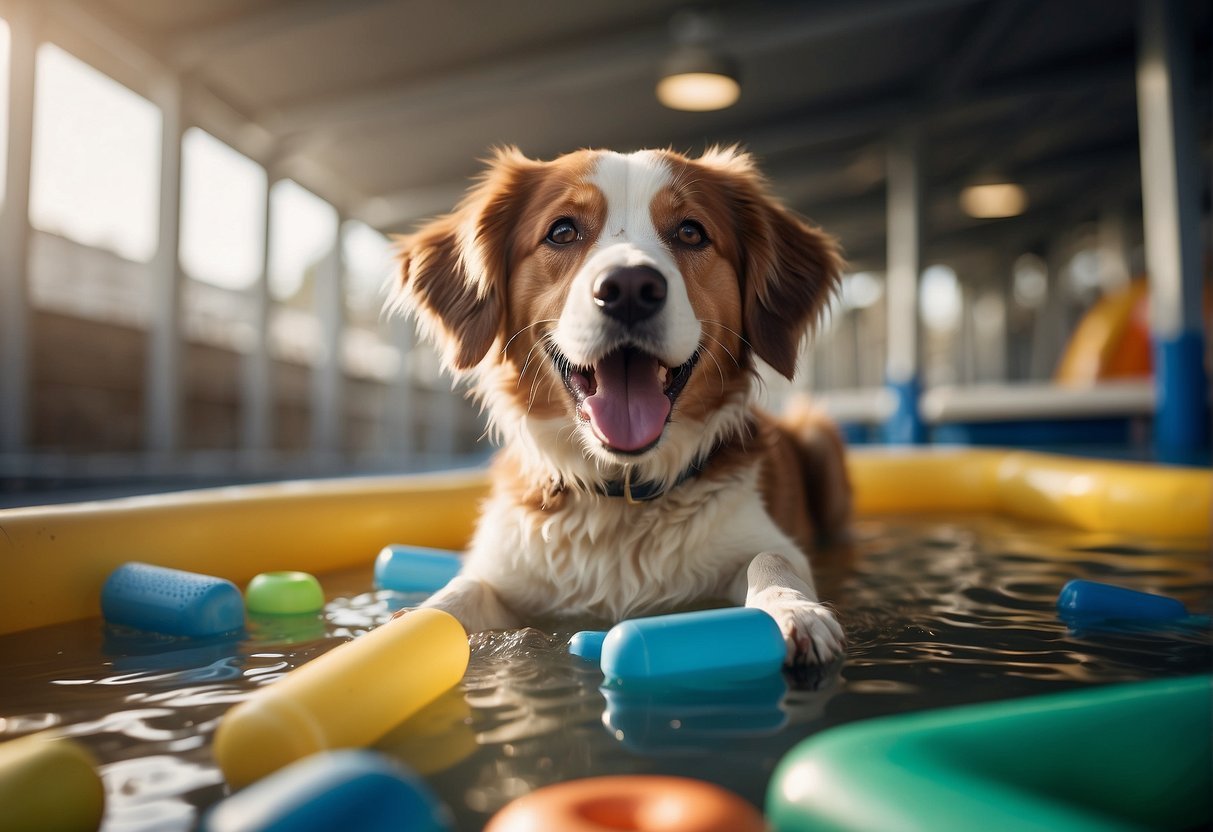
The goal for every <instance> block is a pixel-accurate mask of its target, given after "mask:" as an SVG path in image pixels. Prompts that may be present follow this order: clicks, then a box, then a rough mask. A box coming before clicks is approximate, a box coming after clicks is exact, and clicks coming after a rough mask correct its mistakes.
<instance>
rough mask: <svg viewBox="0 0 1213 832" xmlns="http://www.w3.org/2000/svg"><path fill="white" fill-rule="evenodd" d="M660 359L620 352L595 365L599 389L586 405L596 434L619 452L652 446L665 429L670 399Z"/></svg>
mask: <svg viewBox="0 0 1213 832" xmlns="http://www.w3.org/2000/svg"><path fill="white" fill-rule="evenodd" d="M657 370H658V364H657V359H656V358H653V357H652V356H649V355H644V354H643V353H640V352H637V351H635V350H629V349H624V350H618V351H616V352H613V353H611V354H610V355H608V356H607V357H606V358H604V359H602V360H601V361H599V362H598V363H597V364H595V365H594V376H595V380H596V381H597V383H598V390H597V391H596V392H595V393H594V395H592V396H590V397H589V398H587V399H586V400H585V402H584V404H583V407H584V408H585V412H586V415H588V416H589V417H590V426H591V427H592V428H593V429H594V433H595V435H597V437H598V438H599V439H601V440H602V441H603V442H605V443H606V444H607V445H609V446H611V447H612V448H614V449H615V450H619V451H638V450H640V449H641V448H646V447H648V446H649V445H652V444H653V443H654V442H656V441H657V439H658V438H659V437H660V436H661V432H662V431H663V430H664V429H665V420H666V418H667V417H668V416H669V415H670V400H669V398H668V397H667V396H666V394H665V393H664V392H663V391H662V389H661V382H660V380H658V378H657Z"/></svg>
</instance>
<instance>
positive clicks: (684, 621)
mask: <svg viewBox="0 0 1213 832" xmlns="http://www.w3.org/2000/svg"><path fill="white" fill-rule="evenodd" d="M786 656H787V647H786V645H785V644H784V640H783V634H782V633H780V632H779V625H778V624H776V623H775V619H773V618H771V616H769V615H767V614H766V613H765V612H763V611H762V610H758V609H752V608H749V607H729V608H726V609H718V610H704V611H702V612H685V613H676V614H674V615H658V616H653V617H651V618H633V619H631V620H630V621H623V622H621V623H619V624H616V625H615V626H614V627H612V628H611V629H610V631H609V632H608V633H607V636H606V639H605V640H604V641H603V643H602V672H603V674H604V675H605V676H606V678H607V684H608V685H631V684H641V685H644V684H665V683H669V682H671V681H674V680H677V679H680V678H682V679H685V678H686V677H688V676H694V677H699V678H701V679H707V680H711V681H713V682H726V681H744V680H748V679H761V678H764V677H767V676H771V675H772V674H775V673H778V672H779V670H780V668H782V667H783V662H784V658H785V657H786Z"/></svg>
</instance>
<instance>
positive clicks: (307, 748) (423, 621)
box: [214, 609, 468, 788]
mask: <svg viewBox="0 0 1213 832" xmlns="http://www.w3.org/2000/svg"><path fill="white" fill-rule="evenodd" d="M467 665H468V637H467V633H465V632H464V630H463V627H462V626H461V625H460V624H459V622H458V621H456V620H455V618H454V617H453V616H451V615H448V614H447V613H445V612H442V611H441V610H429V609H423V610H416V611H414V612H412V613H409V614H408V615H407V616H404V617H403V618H400V619H398V620H396V621H391V622H389V623H387V624H385V625H383V626H381V627H378V628H376V629H374V630H372V631H371V632H369V633H367V634H366V635H364V636H361V637H359V638H356V639H354V640H353V641H351V642H348V643H346V644H342V645H340V646H338V647H335V648H334V649H332V650H330V651H329V652H328V653H325V654H324V655H322V656H319V657H318V658H316V659H313V660H312V661H310V662H308V663H307V664H305V665H303V666H302V667H299V668H296V669H295V670H293V671H291V672H290V673H288V674H287V675H286V676H285V677H283V678H282V679H280V680H279V681H277V682H275V683H274V684H272V685H270V686H268V687H265V688H262V689H260V690H258V691H257V692H256V693H255V694H254V695H253V696H252V697H251V698H250V699H248V700H247V701H245V702H242V703H241V704H239V705H237V706H236V707H234V708H232V709H231V710H230V711H228V712H227V714H226V715H224V717H223V720H222V721H221V722H220V723H219V729H218V730H217V731H216V733H215V743H214V755H215V760H216V762H218V764H219V768H220V769H222V771H223V774H224V776H226V777H227V781H228V783H230V784H231V785H232V786H233V787H235V788H240V787H241V786H245V785H247V784H249V783H252V782H253V781H254V780H257V779H258V778H261V777H264V776H265V775H267V774H269V773H271V772H273V771H277V770H278V769H280V768H282V767H283V766H285V765H287V764H289V763H291V762H294V761H295V760H298V759H300V758H302V757H306V756H307V755H308V754H312V753H315V752H317V751H325V750H330V749H336V748H356V747H361V746H365V745H369V744H371V743H373V742H375V740H377V739H379V738H380V737H382V736H383V735H384V734H386V733H387V732H388V731H389V730H391V729H392V728H393V727H394V726H396V725H397V724H399V723H400V722H403V721H404V720H405V719H407V718H408V717H409V716H411V715H412V714H414V713H416V712H417V711H419V710H420V709H421V708H423V707H425V705H427V704H428V703H430V702H432V701H434V700H435V699H437V698H438V696H439V695H440V694H441V693H442V692H443V691H445V690H448V689H449V688H451V687H454V686H455V685H456V684H458V682H459V680H460V679H461V678H463V672H464V671H465V670H466V669H467Z"/></svg>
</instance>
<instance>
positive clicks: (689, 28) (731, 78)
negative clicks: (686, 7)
mask: <svg viewBox="0 0 1213 832" xmlns="http://www.w3.org/2000/svg"><path fill="white" fill-rule="evenodd" d="M670 26H671V29H672V31H673V35H674V42H675V44H676V46H675V47H674V50H673V51H672V52H671V53H670V54H669V56H668V57H667V58H666V59H665V61H663V62H662V65H661V77H660V79H659V80H658V81H657V100H658V101H660V102H661V103H662V104H664V105H665V106H667V107H669V108H670V109H672V110H689V111H692V112H707V111H709V110H723V109H724V108H725V107H731V106H732V105H733V104H735V103H737V99H738V98H740V97H741V84H740V82H739V81H738V80H737V79H738V74H737V64H736V63H735V62H734V61H733V60H732V59H731V58H729V57H728V56H727V55H724V54H723V53H721V52H720V51H719V50H717V49H715V48H713V47H712V46H711V43H712V41H713V40H714V39H715V27H714V25H713V24H712V22H711V21H710V20H708V19H707V18H706V17H705V16H703V15H702V14H696V13H693V12H692V13H682V14H679V15H676V16H675V17H674V18H673V19H672V20H671V21H670Z"/></svg>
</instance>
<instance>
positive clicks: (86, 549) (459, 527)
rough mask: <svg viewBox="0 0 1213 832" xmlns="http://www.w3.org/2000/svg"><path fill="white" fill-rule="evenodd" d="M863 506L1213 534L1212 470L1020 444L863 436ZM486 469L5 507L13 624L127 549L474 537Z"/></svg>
mask: <svg viewBox="0 0 1213 832" xmlns="http://www.w3.org/2000/svg"><path fill="white" fill-rule="evenodd" d="M849 465H850V472H851V477H852V482H853V484H854V487H855V496H856V510H857V512H858V513H859V514H860V515H870V514H886V513H898V514H904V513H919V512H950V513H955V512H986V513H996V514H1003V515H1008V516H1011V517H1016V518H1019V519H1023V520H1029V521H1034V522H1041V523H1050V524H1058V525H1062V526H1068V527H1070V528H1075V529H1081V530H1087V531H1101V532H1107V533H1111V534H1124V535H1148V536H1155V537H1165V538H1172V539H1187V540H1192V541H1196V542H1202V541H1207V540H1209V539H1210V537H1211V534H1213V533H1211V528H1210V526H1211V523H1210V506H1211V504H1213V478H1211V477H1210V472H1209V471H1208V470H1205V469H1191V468H1171V467H1163V466H1154V465H1145V464H1138V463H1127V462H1103V461H1096V460H1090V459H1080V458H1074V457H1063V456H1053V455H1048V454H1037V453H1028V452H1022V451H998V450H970V449H956V450H949V449H912V450H890V449H879V450H854V451H852V452H851V455H850V463H849ZM487 491H488V480H487V476H486V474H485V473H484V472H483V471H470V472H455V473H447V474H440V475H413V476H399V477H373V478H359V479H342V480H321V481H310V482H284V483H274V484H270V485H249V486H235V487H230V488H219V489H207V490H202V491H193V492H184V493H174V494H159V495H153V496H147V497H132V498H123V499H118V500H106V501H101V502H93V503H76V504H71V505H64V506H46V507H40V508H22V509H7V510H3V511H0V634H2V633H10V632H15V631H18V630H24V629H29V628H32V627H40V626H44V625H48V624H56V623H60V622H64V621H72V620H75V619H80V618H89V617H93V616H96V615H97V614H98V612H99V602H98V598H99V596H100V591H101V585H102V584H103V583H104V581H105V578H106V576H107V575H109V573H110V572H111V571H112V570H113V569H115V568H116V567H118V566H119V565H121V564H122V563H125V562H126V561H130V560H141V561H146V562H149V563H155V564H158V565H161V566H169V567H175V568H178V569H189V570H192V571H195V572H205V573H207V574H211V575H217V576H220V577H224V578H227V579H229V580H231V581H234V582H235V583H237V584H238V585H241V586H243V585H244V584H245V583H246V582H247V581H248V580H249V579H251V578H252V577H253V576H254V575H256V574H257V573H260V572H270V571H276V570H288V569H290V570H300V571H305V572H312V573H324V572H331V571H334V570H339V569H346V568H351V567H357V566H368V567H369V565H370V564H371V562H372V560H373V559H374V556H375V553H376V552H378V551H379V549H380V548H382V547H383V546H384V545H385V544H387V543H393V542H406V543H412V544H416V545H419V546H434V547H439V548H446V549H459V548H462V547H463V546H464V545H465V544H466V542H467V540H468V537H469V536H470V534H471V531H472V527H473V524H474V522H475V519H476V514H477V508H478V504H479V502H480V500H481V499H482V498H483V497H484V496H485V495H486V494H487Z"/></svg>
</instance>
